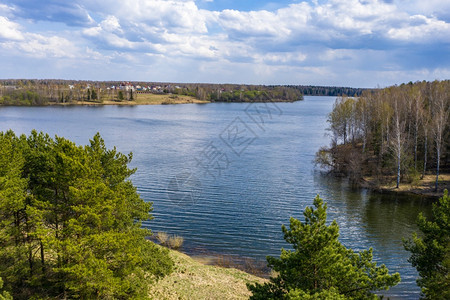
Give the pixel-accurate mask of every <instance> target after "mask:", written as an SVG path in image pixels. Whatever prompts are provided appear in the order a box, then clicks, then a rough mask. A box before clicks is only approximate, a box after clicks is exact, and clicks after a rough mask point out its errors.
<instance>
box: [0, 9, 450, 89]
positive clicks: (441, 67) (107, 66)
mask: <svg viewBox="0 0 450 300" xmlns="http://www.w3.org/2000/svg"><path fill="white" fill-rule="evenodd" d="M0 66H1V67H0V78H3V79H4V78H61V79H86V80H136V81H170V82H210V83H248V84H303V85H306V84H312V85H339V86H353V87H376V86H382V87H383V86H388V85H393V84H399V83H402V82H409V81H417V80H435V79H440V80H443V79H450V1H449V0H426V1H424V0H312V1H306V0H305V1H287V0H282V1H264V0H262V1H254V0H241V1H233V0H197V1H193V0H121V1H116V0H71V1H67V0H40V1H36V0H2V2H0Z"/></svg>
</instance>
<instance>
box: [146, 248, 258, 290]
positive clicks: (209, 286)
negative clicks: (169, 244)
mask: <svg viewBox="0 0 450 300" xmlns="http://www.w3.org/2000/svg"><path fill="white" fill-rule="evenodd" d="M169 255H170V257H171V258H172V259H173V261H174V262H175V268H174V272H173V273H172V274H170V275H169V276H166V277H164V278H163V279H162V280H160V281H159V282H158V283H157V284H155V286H154V287H153V288H152V289H151V292H150V295H151V297H152V298H154V299H248V297H249V296H250V295H251V294H250V292H249V291H248V289H247V286H246V284H247V283H253V282H264V281H265V279H262V278H259V277H256V276H253V275H250V274H248V273H245V272H243V271H240V270H237V269H233V268H223V267H217V266H211V265H206V264H203V263H201V262H199V261H197V260H195V259H193V258H191V257H189V256H187V255H186V254H183V253H181V252H178V251H175V250H170V254H169Z"/></svg>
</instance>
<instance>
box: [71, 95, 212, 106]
mask: <svg viewBox="0 0 450 300" xmlns="http://www.w3.org/2000/svg"><path fill="white" fill-rule="evenodd" d="M133 97H134V99H135V100H133V101H127V100H123V101H115V100H111V99H110V97H109V96H107V95H105V96H103V99H102V100H103V102H102V103H98V102H97V103H96V102H86V101H77V102H76V104H83V105H157V104H184V103H209V101H201V100H198V99H196V98H194V97H190V96H183V95H171V94H152V93H146V94H137V93H134V94H133Z"/></svg>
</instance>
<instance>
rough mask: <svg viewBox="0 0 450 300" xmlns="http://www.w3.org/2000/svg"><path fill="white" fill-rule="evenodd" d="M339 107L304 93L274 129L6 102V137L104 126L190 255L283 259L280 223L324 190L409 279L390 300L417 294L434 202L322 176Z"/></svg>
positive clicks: (225, 115) (234, 116)
mask: <svg viewBox="0 0 450 300" xmlns="http://www.w3.org/2000/svg"><path fill="white" fill-rule="evenodd" d="M333 102H334V98H332V97H305V101H302V102H296V103H279V104H278V103H277V104H276V109H275V110H274V111H275V112H276V114H274V115H273V117H272V118H266V119H265V121H266V122H265V123H264V126H260V125H261V124H257V122H258V121H260V120H258V119H257V118H250V117H249V115H248V114H246V112H248V109H247V108H248V104H246V103H229V104H227V103H216V104H209V105H166V106H137V107H116V106H107V107H80V106H76V107H2V108H0V130H7V129H10V128H11V129H13V130H14V131H15V132H16V133H19V134H20V133H27V134H29V132H30V131H31V129H34V128H35V129H37V130H42V131H44V132H48V133H49V134H50V135H54V134H58V135H60V136H64V137H67V138H68V139H71V140H73V141H75V142H76V143H78V144H87V143H88V142H89V139H90V138H92V136H94V134H95V133H96V132H97V131H98V132H100V133H101V135H102V137H103V138H104V139H105V142H106V145H107V146H108V147H112V146H113V145H115V146H117V148H118V150H119V151H121V152H124V153H128V152H130V151H132V152H133V154H134V155H133V162H132V167H137V168H138V170H137V172H136V174H135V175H134V176H133V177H132V180H133V183H134V184H135V185H136V186H137V188H138V191H139V193H140V194H141V196H142V198H143V199H144V200H146V201H152V202H153V207H154V211H153V213H152V214H153V215H154V216H155V219H154V220H151V221H149V222H146V223H145V224H144V226H148V227H149V228H151V229H152V230H153V231H167V232H168V233H170V234H178V235H181V236H183V237H184V239H185V243H184V246H183V250H184V251H186V252H187V253H190V254H198V253H210V254H211V253H212V254H225V255H227V256H229V257H249V258H251V259H255V260H258V261H262V262H263V261H264V260H265V257H266V255H272V256H277V255H279V253H280V249H281V248H282V247H287V246H288V245H287V244H286V243H285V242H284V240H283V238H282V233H281V225H282V224H287V223H288V222H289V217H290V216H293V217H296V218H301V217H302V212H303V210H304V209H305V207H306V206H310V205H312V202H313V199H314V197H315V196H316V194H320V196H321V197H322V198H323V199H324V200H325V201H326V202H327V203H328V214H329V221H330V222H331V220H332V219H336V220H337V222H338V223H339V226H340V229H341V230H340V233H341V235H340V240H341V241H342V242H343V243H344V244H345V245H346V246H347V247H351V248H353V249H355V250H363V249H368V248H370V247H373V248H374V258H375V259H376V260H377V261H380V262H383V263H385V264H386V265H387V266H388V267H389V269H390V270H391V271H398V272H400V273H401V276H402V283H401V284H400V285H399V286H398V287H395V288H394V289H393V290H392V291H391V292H390V293H389V296H390V297H391V298H395V297H400V298H403V299H408V298H410V299H417V298H418V293H419V288H418V287H417V286H416V285H415V282H414V281H415V276H416V272H415V270H414V269H413V268H412V267H411V266H410V265H409V264H408V263H407V258H408V256H409V255H408V253H407V252H406V251H404V250H403V247H402V243H401V239H402V237H408V236H410V234H411V232H412V231H414V230H417V229H416V226H415V220H416V218H417V214H418V213H419V212H421V211H422V212H425V214H429V211H430V207H431V205H430V201H429V200H427V199H421V198H420V197H404V196H390V195H382V194H374V193H371V192H369V191H367V190H361V189H352V188H351V187H349V186H348V184H347V182H346V181H345V180H338V179H335V178H331V177H328V176H322V175H320V173H319V172H316V171H315V169H314V166H313V163H312V161H313V159H314V154H315V152H316V151H317V150H318V149H319V147H321V146H323V145H326V144H328V137H326V136H324V133H325V132H326V131H325V128H326V127H327V123H326V119H327V114H328V113H329V112H330V111H331V108H332V105H333ZM239 122H241V123H244V128H249V131H248V132H247V133H253V137H256V138H255V139H253V140H252V142H251V143H249V144H248V145H246V146H247V147H246V148H245V149H244V150H243V151H240V150H242V149H243V148H239V149H238V150H239V151H234V152H233V149H230V145H234V144H233V140H227V137H228V135H229V134H231V132H232V131H229V129H230V128H232V126H233V124H241V123H239ZM241 125H242V124H241ZM245 126H246V127H245ZM227 130H228V131H227ZM210 145H213V146H215V147H216V148H217V149H218V150H220V151H221V152H223V153H225V154H226V155H227V158H229V164H228V165H227V168H224V169H223V170H221V172H220V174H218V173H216V174H215V176H211V174H210V173H209V172H208V171H207V170H205V168H202V164H200V163H199V161H201V160H202V159H204V158H205V156H204V155H205V154H204V153H205V149H209V150H211V149H212V148H211V146H210ZM208 147H210V148H208ZM234 150H236V149H234ZM236 152H239V155H237V154H236ZM208 153H209V154H211V152H208Z"/></svg>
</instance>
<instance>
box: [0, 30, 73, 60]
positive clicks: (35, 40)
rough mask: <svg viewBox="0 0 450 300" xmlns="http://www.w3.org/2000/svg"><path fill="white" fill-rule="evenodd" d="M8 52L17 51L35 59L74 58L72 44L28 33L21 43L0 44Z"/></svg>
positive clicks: (59, 38)
mask: <svg viewBox="0 0 450 300" xmlns="http://www.w3.org/2000/svg"><path fill="white" fill-rule="evenodd" d="M0 46H1V47H3V48H5V49H10V50H16V51H17V50H18V51H20V53H21V54H22V55H24V54H25V55H28V56H33V57H37V58H44V57H54V58H74V57H75V56H76V47H75V46H74V45H73V43H72V42H70V41H69V40H67V39H65V38H61V37H58V36H50V37H46V36H43V35H40V34H34V33H28V34H25V37H24V39H23V40H22V41H9V42H5V43H2V44H0Z"/></svg>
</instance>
